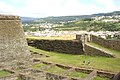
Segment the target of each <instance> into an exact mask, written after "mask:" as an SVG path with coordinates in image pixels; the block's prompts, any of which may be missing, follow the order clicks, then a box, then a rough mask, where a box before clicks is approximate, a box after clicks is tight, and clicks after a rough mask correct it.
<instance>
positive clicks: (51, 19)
mask: <svg viewBox="0 0 120 80" xmlns="http://www.w3.org/2000/svg"><path fill="white" fill-rule="evenodd" d="M113 15H120V11H114V12H110V13H98V14H92V15H77V16H58V17H54V16H53V17H45V18H30V17H21V20H22V22H23V23H24V22H29V21H31V22H34V23H36V22H49V23H59V22H67V21H73V20H80V19H86V18H91V17H96V16H113Z"/></svg>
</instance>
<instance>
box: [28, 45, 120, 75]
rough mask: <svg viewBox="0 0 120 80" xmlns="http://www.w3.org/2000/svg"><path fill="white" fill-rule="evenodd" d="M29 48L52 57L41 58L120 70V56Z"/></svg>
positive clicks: (49, 60)
mask: <svg viewBox="0 0 120 80" xmlns="http://www.w3.org/2000/svg"><path fill="white" fill-rule="evenodd" d="M29 49H30V50H32V51H35V52H39V53H43V54H45V55H48V56H50V57H44V58H39V59H40V60H44V61H48V62H53V63H60V64H64V65H70V66H74V67H85V68H88V69H90V68H91V69H98V70H104V71H110V72H115V73H117V72H119V71H120V58H106V57H97V56H96V57H92V56H87V55H70V54H63V53H57V52H48V51H44V50H40V49H36V48H34V47H31V46H29ZM83 61H86V62H88V61H90V64H89V65H84V64H83Z"/></svg>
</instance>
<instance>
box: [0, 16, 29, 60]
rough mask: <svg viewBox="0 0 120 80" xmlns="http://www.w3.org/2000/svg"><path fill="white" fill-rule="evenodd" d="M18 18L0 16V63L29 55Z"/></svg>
mask: <svg viewBox="0 0 120 80" xmlns="http://www.w3.org/2000/svg"><path fill="white" fill-rule="evenodd" d="M27 47H28V45H27V41H26V38H25V35H24V31H23V28H22V26H21V22H20V17H19V16H11V15H10V16H8V15H0V62H8V61H11V60H15V59H19V58H27V56H28V55H30V52H29V50H28V49H27Z"/></svg>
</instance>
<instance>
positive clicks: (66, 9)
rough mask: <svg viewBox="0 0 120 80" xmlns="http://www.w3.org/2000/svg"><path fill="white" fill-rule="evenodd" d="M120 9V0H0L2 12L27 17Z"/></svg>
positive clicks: (85, 13) (0, 12) (86, 13)
mask: <svg viewBox="0 0 120 80" xmlns="http://www.w3.org/2000/svg"><path fill="white" fill-rule="evenodd" d="M112 11H120V0H0V14H12V15H19V16H26V17H47V16H69V15H89V14H95V13H104V12H112Z"/></svg>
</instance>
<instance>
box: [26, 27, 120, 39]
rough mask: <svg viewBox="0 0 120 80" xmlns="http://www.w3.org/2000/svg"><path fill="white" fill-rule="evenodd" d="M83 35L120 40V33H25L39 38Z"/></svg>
mask: <svg viewBox="0 0 120 80" xmlns="http://www.w3.org/2000/svg"><path fill="white" fill-rule="evenodd" d="M81 34H92V35H95V36H99V37H101V38H104V39H120V31H114V32H111V31H98V32H94V31H90V32H87V31H54V30H49V29H46V30H44V31H36V32H25V35H26V36H38V37H60V36H66V35H68V36H71V35H81Z"/></svg>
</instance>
